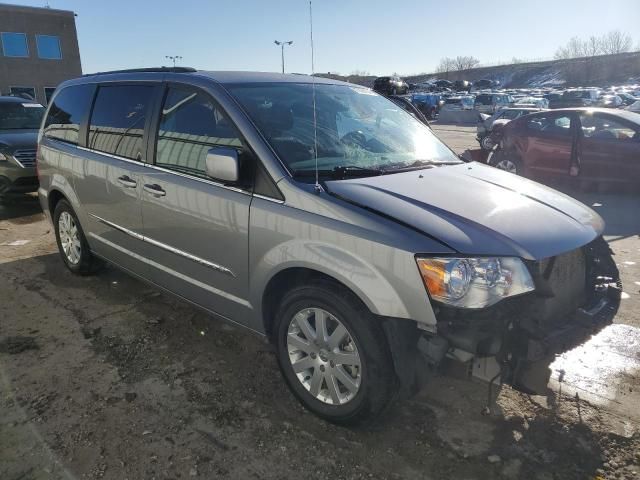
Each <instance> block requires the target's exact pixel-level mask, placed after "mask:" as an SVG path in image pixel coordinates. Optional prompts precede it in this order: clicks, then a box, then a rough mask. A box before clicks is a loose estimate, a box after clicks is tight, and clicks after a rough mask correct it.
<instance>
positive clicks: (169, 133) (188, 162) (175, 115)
mask: <svg viewBox="0 0 640 480" xmlns="http://www.w3.org/2000/svg"><path fill="white" fill-rule="evenodd" d="M157 142H158V143H157V149H156V165H157V166H159V167H164V168H168V169H172V170H176V171H179V172H182V173H188V174H190V175H195V176H197V177H202V178H209V177H208V176H207V174H206V160H207V152H208V151H209V149H210V148H212V147H216V146H223V147H231V148H235V149H237V150H241V149H242V142H241V140H240V134H239V132H238V131H237V130H236V128H235V127H234V126H233V124H232V123H231V121H230V120H229V118H228V117H227V116H226V115H225V114H224V113H223V112H222V110H220V108H219V107H218V106H217V104H216V103H214V101H213V100H212V99H211V98H210V97H209V96H208V95H206V94H204V93H201V92H196V91H193V90H183V89H169V92H168V93H167V97H166V100H165V102H164V105H163V108H162V112H161V118H160V125H159V128H158V140H157Z"/></svg>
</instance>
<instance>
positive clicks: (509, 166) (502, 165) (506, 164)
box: [496, 159, 518, 174]
mask: <svg viewBox="0 0 640 480" xmlns="http://www.w3.org/2000/svg"><path fill="white" fill-rule="evenodd" d="M496 168H499V169H500V170H504V171H506V172H509V173H514V174H517V173H518V167H516V164H515V163H513V162H512V161H511V160H507V159H504V160H500V161H499V162H498V163H496Z"/></svg>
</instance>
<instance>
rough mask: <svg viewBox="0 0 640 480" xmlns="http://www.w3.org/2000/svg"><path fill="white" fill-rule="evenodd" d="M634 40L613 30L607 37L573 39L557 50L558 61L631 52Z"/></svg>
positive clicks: (593, 36)
mask: <svg viewBox="0 0 640 480" xmlns="http://www.w3.org/2000/svg"><path fill="white" fill-rule="evenodd" d="M632 45H633V40H632V39H631V36H630V35H629V34H627V33H624V32H621V31H620V30H612V31H610V32H609V33H607V34H606V35H602V36H601V37H596V36H595V35H592V36H591V37H589V38H588V39H586V40H582V39H580V38H578V37H573V38H572V39H571V40H569V42H567V44H566V45H565V46H564V47H560V48H558V50H556V54H555V58H556V59H567V58H581V57H594V56H596V55H612V54H616V53H623V52H628V51H629V50H631V46H632Z"/></svg>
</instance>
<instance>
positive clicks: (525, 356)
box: [422, 238, 621, 393]
mask: <svg viewBox="0 0 640 480" xmlns="http://www.w3.org/2000/svg"><path fill="white" fill-rule="evenodd" d="M528 268H529V270H530V272H531V274H532V276H533V277H534V281H535V283H536V291H535V292H532V293H529V294H526V295H522V296H520V297H516V298H511V299H506V300H504V301H502V302H500V303H499V304H496V305H494V306H492V307H489V308H487V309H480V310H474V311H469V310H466V311H465V310H463V309H454V308H447V307H444V306H440V307H438V308H437V309H436V317H437V318H438V335H437V338H434V337H426V341H425V344H426V347H425V348H423V349H422V350H423V352H425V351H426V353H427V356H428V357H432V358H431V361H432V362H433V361H434V360H435V363H438V362H439V361H440V360H442V359H444V358H445V357H448V358H452V359H455V360H458V361H462V362H469V365H470V366H471V367H472V368H470V370H469V371H470V373H472V374H473V375H474V376H478V377H480V378H483V379H485V380H492V379H497V378H500V380H501V382H502V383H506V384H509V385H512V386H514V387H515V388H518V389H520V390H523V391H526V392H527V393H544V392H545V391H546V384H547V381H548V377H549V373H550V372H549V370H548V365H549V364H550V363H551V361H553V359H554V357H555V355H558V354H560V353H563V352H566V351H568V350H570V349H572V348H574V347H576V346H577V345H580V344H581V343H583V342H584V341H585V340H587V339H588V338H589V337H590V336H591V335H592V334H594V333H595V332H597V331H598V330H600V329H601V328H602V327H604V326H605V325H606V324H608V323H610V322H611V320H612V319H613V317H614V316H615V314H616V312H617V309H618V306H619V303H620V293H621V284H620V282H619V280H618V278H619V276H618V272H617V268H616V265H615V262H614V261H613V259H612V258H611V252H610V250H609V247H608V245H607V244H606V242H604V240H603V239H602V238H598V239H596V240H594V241H593V242H591V243H590V244H589V245H587V246H585V247H582V248H580V249H577V250H575V251H573V252H569V253H567V254H564V255H559V256H557V257H553V258H551V259H545V260H543V261H539V262H529V264H528ZM438 355H441V356H442V358H440V359H438ZM487 365H489V366H490V367H487Z"/></svg>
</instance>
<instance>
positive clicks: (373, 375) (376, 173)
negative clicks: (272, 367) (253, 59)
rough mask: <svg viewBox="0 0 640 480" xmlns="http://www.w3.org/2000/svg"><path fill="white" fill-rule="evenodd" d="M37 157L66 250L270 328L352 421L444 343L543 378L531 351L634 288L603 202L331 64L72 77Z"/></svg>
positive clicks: (370, 412) (81, 260)
mask: <svg viewBox="0 0 640 480" xmlns="http://www.w3.org/2000/svg"><path fill="white" fill-rule="evenodd" d="M316 110H317V111H316ZM221 162H222V163H221ZM216 172H223V173H216ZM38 173H39V180H40V188H39V190H38V193H39V198H40V202H41V205H42V208H43V210H44V211H45V213H46V214H47V215H48V216H49V218H50V219H51V220H52V223H53V225H54V232H55V235H56V241H57V244H58V248H59V251H60V253H61V258H62V260H63V262H64V263H65V265H66V266H67V268H68V269H69V270H70V271H71V272H73V273H76V274H80V275H87V274H91V273H94V272H96V271H98V270H99V269H98V268H96V267H98V266H99V265H100V262H101V260H106V261H108V262H110V263H112V264H114V265H116V266H118V267H120V268H122V269H123V270H126V271H128V272H129V273H131V274H133V275H136V276H137V277H139V278H141V279H142V280H145V281H147V282H150V283H152V284H154V285H156V286H158V287H159V288H162V289H164V290H165V291H167V292H169V293H172V294H174V295H176V296H178V297H180V298H182V299H184V300H186V301H189V302H191V303H192V304H194V305H196V306H198V307H200V308H202V309H204V310H206V311H208V312H210V313H212V314H215V315H217V316H219V317H222V318H224V319H227V320H229V321H232V322H235V323H237V324H239V325H242V326H244V327H247V328H249V329H251V330H253V331H256V332H258V333H260V334H264V335H265V336H266V337H267V338H268V340H269V341H270V342H272V343H273V345H274V351H275V355H276V358H277V361H278V365H279V367H280V370H281V372H282V374H283V377H284V379H285V381H286V383H287V385H288V387H289V388H290V389H291V391H292V393H293V394H294V395H295V396H296V397H297V398H298V399H299V400H300V401H301V403H302V404H303V405H304V406H305V407H306V408H308V409H309V410H311V411H312V412H314V413H315V414H317V415H319V416H321V417H323V418H325V419H327V420H329V421H332V422H336V423H356V422H359V421H363V420H365V419H368V418H373V417H375V416H376V415H378V414H379V413H381V412H382V411H384V410H385V408H386V407H387V406H388V405H389V404H390V403H391V402H392V401H393V399H395V398H398V397H402V396H405V395H410V394H412V393H415V392H416V391H417V389H418V388H419V387H420V386H421V385H422V384H423V381H424V373H425V372H428V371H429V368H428V365H430V366H431V367H433V368H439V367H440V366H441V365H443V364H446V362H448V361H461V362H463V363H465V364H466V366H467V367H468V370H467V371H469V372H471V371H473V372H474V375H475V374H476V373H477V371H478V370H482V371H483V372H484V377H483V378H485V379H487V380H489V379H494V380H495V379H497V378H498V377H500V380H501V381H503V382H505V383H508V384H511V385H514V386H518V387H520V388H522V389H527V390H529V391H536V390H537V385H535V383H536V382H535V380H536V379H539V378H543V377H542V376H541V375H537V374H536V373H535V371H534V370H535V369H533V366H534V364H536V362H540V361H542V360H544V359H546V358H548V357H549V355H551V354H553V353H554V352H556V353H557V352H559V351H561V350H562V349H563V348H565V347H566V345H568V344H569V343H568V342H569V340H567V335H569V334H570V335H572V336H573V334H574V333H579V334H582V333H584V332H587V333H589V332H592V331H594V330H595V329H596V327H597V326H599V325H602V324H604V322H605V321H608V320H610V314H615V311H616V309H617V305H618V302H619V294H618V295H617V296H616V292H618V293H619V289H618V290H617V288H618V286H619V285H618V284H617V283H616V282H617V281H618V278H619V276H618V274H617V269H616V266H615V262H613V260H612V258H611V251H610V250H609V248H608V246H607V245H606V242H604V240H603V239H602V236H601V234H602V232H603V229H604V224H603V221H602V219H601V218H600V217H599V216H598V215H597V214H596V213H594V212H593V211H592V210H590V209H589V208H588V207H586V206H584V205H582V204H580V203H579V202H577V201H575V200H573V199H571V198H569V197H567V196H565V195H563V194H561V193H558V192H556V191H554V190H551V189H549V188H546V187H543V186H541V185H538V184H537V183H534V182H531V181H529V180H525V179H522V178H520V177H518V176H516V175H512V174H510V173H506V172H503V171H500V170H497V169H493V168H489V167H486V166H483V165H480V164H478V163H473V162H472V163H464V162H462V161H461V160H460V159H459V158H458V157H457V156H456V155H455V154H454V153H453V152H452V151H451V150H450V149H449V148H448V147H446V146H445V145H444V144H442V143H441V142H440V141H439V140H438V139H437V138H436V137H435V135H434V134H433V132H432V131H431V130H430V129H429V128H428V127H427V126H425V125H424V124H422V123H420V122H418V121H417V120H416V119H415V118H414V117H412V116H411V115H409V114H408V113H406V112H405V111H404V110H402V109H401V108H399V107H398V106H397V105H395V104H394V103H393V102H390V101H389V100H388V99H385V98H384V97H382V96H380V95H378V94H376V93H374V92H372V91H371V90H370V89H366V88H363V87H358V86H355V85H351V84H345V83H342V82H337V81H334V80H331V79H321V78H316V79H312V78H311V77H307V76H305V75H279V74H263V73H247V72H198V71H195V70H193V69H187V68H176V69H169V68H160V69H146V70H144V71H128V72H118V73H111V74H96V75H88V76H85V77H82V78H80V79H76V80H71V81H68V82H65V83H63V84H62V85H61V86H60V87H59V88H58V90H57V91H56V93H55V94H54V96H53V98H52V100H51V102H50V105H49V107H48V111H47V115H46V117H45V120H44V122H43V125H42V128H41V130H40V136H39V149H38ZM216 175H217V176H218V177H220V178H217V177H216ZM583 327H584V328H583ZM572 338H573V337H572ZM475 362H484V363H481V364H478V363H475ZM480 367H482V368H480ZM229 368H234V366H232V365H230V366H229ZM545 368H546V367H545ZM538 383H539V382H538ZM542 387H546V382H545V381H543V382H542Z"/></svg>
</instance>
